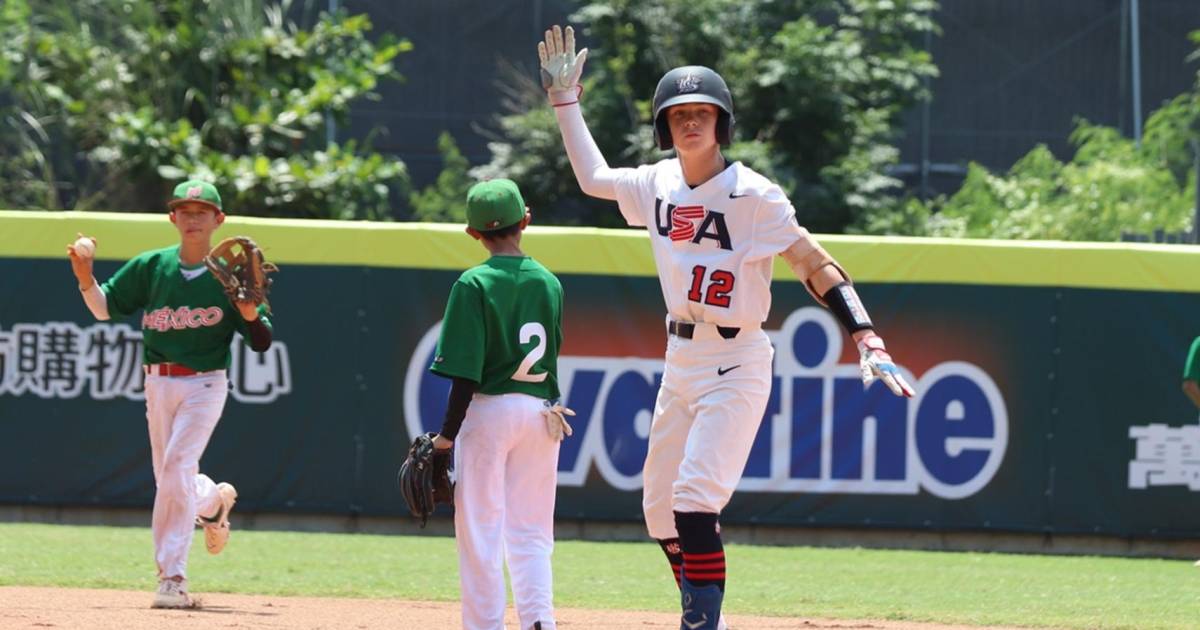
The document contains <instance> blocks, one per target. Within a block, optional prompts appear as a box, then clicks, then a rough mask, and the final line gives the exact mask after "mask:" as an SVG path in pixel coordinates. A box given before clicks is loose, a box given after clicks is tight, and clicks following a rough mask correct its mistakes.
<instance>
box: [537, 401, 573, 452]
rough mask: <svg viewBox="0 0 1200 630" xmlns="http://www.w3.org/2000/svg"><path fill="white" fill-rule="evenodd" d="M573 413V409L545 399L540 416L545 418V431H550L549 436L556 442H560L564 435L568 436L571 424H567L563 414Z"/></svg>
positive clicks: (571, 414)
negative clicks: (544, 406)
mask: <svg viewBox="0 0 1200 630" xmlns="http://www.w3.org/2000/svg"><path fill="white" fill-rule="evenodd" d="M573 415H575V412H574V411H571V410H570V409H568V408H566V407H564V406H562V405H560V404H558V403H551V402H550V401H546V408H545V409H542V418H544V419H545V420H546V431H547V432H549V433H550V437H551V438H553V439H554V440H555V441H558V442H561V441H562V440H563V438H564V437H569V436H570V435H571V425H570V424H567V419H566V417H565V416H573Z"/></svg>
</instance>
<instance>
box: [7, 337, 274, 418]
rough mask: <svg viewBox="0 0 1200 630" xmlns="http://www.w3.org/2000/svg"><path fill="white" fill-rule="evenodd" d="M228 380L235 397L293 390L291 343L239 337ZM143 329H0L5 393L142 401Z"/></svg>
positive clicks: (263, 399)
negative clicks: (259, 345)
mask: <svg viewBox="0 0 1200 630" xmlns="http://www.w3.org/2000/svg"><path fill="white" fill-rule="evenodd" d="M231 349H232V351H233V361H232V363H231V365H230V370H229V380H230V382H231V383H232V391H231V394H232V395H233V397H234V399H236V400H237V401H239V402H246V403H269V402H271V401H273V400H275V399H276V398H278V397H279V396H282V395H284V394H288V393H291V391H292V372H291V364H290V363H289V361H288V351H287V345H286V344H284V343H283V342H280V341H275V342H274V343H273V344H272V345H271V348H270V350H268V351H267V352H264V353H261V354H259V353H255V352H253V351H251V350H250V349H249V348H247V347H246V346H245V344H243V343H242V341H241V339H235V340H234V342H233V344H232V346H231ZM142 385H143V374H142V333H141V331H139V330H135V329H133V328H132V327H130V326H129V325H128V324H110V323H98V324H93V325H91V326H87V327H80V326H79V325H78V324H76V323H74V322H44V323H21V324H15V325H13V326H12V328H11V329H10V330H7V331H5V330H3V329H0V396H5V395H7V396H26V395H28V396H38V397H40V398H77V397H79V396H80V395H82V394H83V393H84V392H85V391H86V393H87V395H88V396H90V397H92V398H93V399H96V400H109V399H113V398H127V399H129V400H142V399H143V398H144V397H145V394H144V392H143V387H142Z"/></svg>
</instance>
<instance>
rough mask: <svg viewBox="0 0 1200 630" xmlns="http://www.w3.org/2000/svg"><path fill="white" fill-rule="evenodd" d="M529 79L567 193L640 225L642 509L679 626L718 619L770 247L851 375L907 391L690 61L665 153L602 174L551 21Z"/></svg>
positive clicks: (757, 416) (752, 408)
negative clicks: (833, 338) (653, 322)
mask: <svg viewBox="0 0 1200 630" xmlns="http://www.w3.org/2000/svg"><path fill="white" fill-rule="evenodd" d="M538 56H539V58H540V61H541V66H542V71H541V72H542V82H543V85H544V86H545V87H546V89H547V91H548V95H549V99H550V102H551V104H552V105H553V106H554V109H555V112H556V114H557V118H558V125H559V129H560V131H561V132H562V137H563V143H564V144H565V145H566V151H567V155H568V157H569V158H570V161H571V167H572V169H573V170H574V172H575V177H576V179H577V180H578V182H579V186H580V188H581V189H582V190H583V192H585V193H586V194H588V195H591V196H593V197H598V198H600V199H610V200H615V201H616V202H617V205H618V207H619V208H620V211H621V214H622V215H623V216H624V217H625V220H626V221H627V222H628V223H629V225H632V226H647V229H648V230H649V232H650V241H651V247H652V249H653V252H654V260H655V264H656V266H657V267H658V275H659V280H660V283H661V285H662V291H663V298H664V300H665V301H666V306H667V318H666V319H667V322H666V325H667V332H668V337H667V352H666V368H665V372H664V374H663V379H662V385H661V387H660V389H659V392H658V399H657V401H656V403H655V408H654V419H653V423H652V425H651V429H650V443H649V451H648V453H647V455H646V463H645V467H644V469H643V488H644V490H643V500H642V505H643V510H644V512H645V518H646V525H647V528H648V530H649V533H650V535H651V536H652V537H654V538H656V539H657V540H658V541H659V544H660V545H661V546H662V549H663V551H664V552H665V553H666V555H667V559H668V560H669V561H670V564H671V568H672V570H673V571H674V572H675V576H676V580H677V584H678V585H679V587H680V590H681V594H682V609H683V614H682V626H681V627H682V628H686V629H690V630H700V629H710V628H721V627H724V622H723V620H722V619H721V603H722V600H723V597H724V591H725V552H724V548H723V545H722V543H721V534H720V527H719V525H718V517H719V515H720V513H721V510H722V508H724V507H725V505H726V503H728V501H729V498H730V496H731V495H732V493H733V490H734V488H735V487H736V486H737V484H738V481H739V479H740V477H741V473H742V469H743V468H744V467H745V464H746V458H747V457H748V456H749V453H750V447H751V444H752V442H753V440H754V436H755V434H756V433H757V431H758V426H759V423H760V422H761V420H762V417H763V413H764V411H765V410H766V405H767V399H768V396H769V394H770V391H771V362H772V358H773V355H774V351H773V348H772V346H771V343H770V341H769V339H768V337H767V335H766V333H764V332H763V330H762V323H763V321H764V320H766V318H767V314H768V311H769V309H770V306H771V291H770V283H771V266H772V262H773V260H774V258H775V256H777V255H782V256H783V257H784V258H785V259H786V260H787V262H788V264H789V265H790V266H791V268H792V270H793V271H794V272H795V274H796V275H797V276H798V277H799V278H800V279H801V280H803V281H804V283H805V286H806V287H807V288H808V289H809V291H810V292H811V293H812V294H813V296H814V297H816V298H817V300H818V301H820V302H821V304H823V305H825V306H827V307H828V308H829V309H830V310H831V311H832V312H833V314H834V315H835V316H836V317H837V319H838V320H839V321H840V322H841V323H842V324H843V325H844V327H845V328H846V329H847V331H848V332H849V333H850V334H851V335H852V336H853V337H854V340H855V341H856V342H857V344H858V348H859V351H860V354H861V367H862V369H863V381H864V383H870V382H871V381H873V380H874V379H876V378H879V379H880V380H882V381H883V382H884V383H885V384H886V385H887V387H888V388H889V389H890V390H891V391H892V392H894V393H895V394H896V395H903V396H911V395H912V388H911V387H909V385H908V384H907V383H906V382H905V380H904V378H903V377H902V376H901V375H900V373H899V371H898V370H897V368H896V366H895V364H893V362H892V360H891V358H890V357H889V356H888V354H887V352H886V351H885V349H884V344H883V340H882V339H880V338H879V336H878V335H877V334H875V332H874V329H873V326H872V324H871V320H870V319H869V318H868V317H867V312H866V309H865V308H864V307H863V305H862V302H861V301H860V300H859V299H858V295H857V294H856V293H855V290H854V286H853V285H852V284H851V282H850V279H849V276H848V275H847V273H846V272H845V271H844V270H843V269H842V268H841V266H839V265H838V263H837V262H836V261H835V260H834V259H833V258H831V257H830V256H829V254H828V253H827V252H826V251H825V250H824V249H823V248H822V247H821V246H820V245H819V244H817V242H816V240H815V239H813V237H812V235H810V234H809V233H808V231H807V230H805V229H804V228H802V227H800V226H799V225H798V224H797V223H796V218H795V210H794V208H793V207H792V205H791V203H790V202H789V201H788V198H787V196H786V195H784V193H783V191H782V190H781V189H780V188H779V186H777V185H775V184H773V183H771V182H770V181H768V180H767V179H766V178H764V177H763V176H761V175H759V174H758V173H756V172H754V171H752V170H751V169H749V168H747V167H746V166H744V165H742V164H741V163H739V162H734V163H730V162H729V161H728V160H726V159H725V158H724V156H722V154H721V146H723V145H727V144H729V142H730V137H731V135H732V129H733V99H732V97H731V95H730V93H729V89H728V87H726V85H725V81H724V80H723V79H722V78H721V77H720V76H719V75H718V74H717V73H716V72H714V71H712V70H710V69H708V68H705V67H702V66H685V67H681V68H675V69H673V70H671V71H670V72H668V73H666V75H665V76H663V78H662V80H661V81H659V83H658V87H657V88H656V89H655V92H654V102H653V114H654V135H655V138H656V140H657V142H658V146H659V148H660V149H662V150H669V149H672V148H673V149H674V150H675V157H674V158H671V159H666V160H663V161H661V162H657V163H655V164H649V165H644V166H640V167H638V168H611V167H609V166H608V163H607V162H606V161H605V159H604V156H603V155H601V153H600V150H599V148H598V147H597V146H596V143H595V141H594V140H593V139H592V136H591V134H590V132H589V131H588V129H587V125H586V124H585V122H584V120H583V115H582V113H581V112H580V106H579V98H580V95H581V93H582V90H581V89H580V87H579V77H580V74H581V73H582V70H583V63H584V61H585V59H586V58H587V49H583V50H582V51H580V52H579V54H578V55H577V54H575V41H574V33H573V31H572V29H571V28H570V27H567V29H566V32H565V36H564V32H563V30H562V29H560V28H559V27H558V26H555V27H553V29H552V30H549V31H546V35H545V41H543V42H541V43H539V44H538Z"/></svg>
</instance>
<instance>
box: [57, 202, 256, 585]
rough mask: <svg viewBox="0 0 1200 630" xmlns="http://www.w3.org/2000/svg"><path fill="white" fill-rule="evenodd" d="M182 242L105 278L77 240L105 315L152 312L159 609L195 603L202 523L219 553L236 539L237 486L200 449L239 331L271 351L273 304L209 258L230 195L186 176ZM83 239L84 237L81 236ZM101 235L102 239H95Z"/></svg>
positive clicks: (76, 261) (150, 412)
mask: <svg viewBox="0 0 1200 630" xmlns="http://www.w3.org/2000/svg"><path fill="white" fill-rule="evenodd" d="M167 205H168V207H169V208H170V215H169V216H170V219H171V223H173V224H175V228H176V229H177V230H179V244H177V245H172V246H170V247H166V248H163V249H155V250H151V251H148V252H144V253H142V254H139V255H137V256H135V257H134V258H133V259H132V260H130V261H129V262H127V263H125V265H124V266H122V267H121V268H120V269H118V270H117V272H116V273H115V274H113V276H112V278H110V279H109V280H108V281H107V282H105V283H104V284H103V285H100V284H98V283H97V282H96V279H95V277H94V276H93V275H92V263H93V256H92V255H91V253H92V252H91V251H87V250H90V249H93V248H88V247H83V248H80V249H81V250H82V251H76V249H77V246H75V245H69V246H68V247H67V253H68V255H69V256H70V259H71V269H72V271H73V272H74V273H75V277H76V279H77V280H78V281H79V290H80V292H81V293H82V294H83V299H84V302H85V303H86V304H87V306H88V309H89V310H90V311H91V312H92V314H93V315H95V317H96V319H99V320H107V319H110V318H112V319H121V318H126V317H129V316H130V315H133V314H134V313H136V312H137V311H143V315H142V340H143V345H144V353H143V363H144V366H143V369H144V370H145V373H146V386H145V390H146V420H147V424H148V428H149V433H150V451H151V455H152V461H153V465H154V480H155V485H156V486H157V490H156V492H155V495H154V515H153V517H152V522H151V531H152V532H153V538H154V558H155V561H156V563H157V564H158V578H159V584H158V590H157V592H156V593H155V596H154V604H153V605H154V607H156V608H191V607H193V606H194V605H195V600H193V599H192V598H191V596H190V595H189V594H188V587H187V573H186V568H187V558H188V551H189V549H190V548H191V544H192V533H193V531H194V528H195V526H196V524H197V523H199V524H201V525H202V526H203V527H204V541H205V544H206V546H207V547H208V551H209V552H210V553H214V554H216V553H220V552H221V550H222V549H223V548H224V547H225V544H226V542H228V540H229V511H230V510H231V509H232V508H233V504H234V501H235V500H236V499H237V490H235V489H234V487H233V486H232V485H230V484H228V483H219V484H218V483H214V482H213V480H212V479H210V478H209V477H208V476H206V475H202V474H199V471H200V456H201V455H203V454H204V449H205V447H206V446H207V445H208V440H209V437H211V436H212V432H213V429H215V428H216V426H217V421H218V420H220V418H221V412H222V410H223V409H224V407H225V397H226V395H227V393H228V391H229V387H228V380H227V377H226V370H227V369H228V367H229V361H230V352H229V346H230V343H231V342H232V340H233V334H234V332H238V333H241V335H242V336H243V337H245V338H246V339H248V340H249V341H250V347H251V349H253V350H255V351H257V352H263V351H265V350H266V349H267V348H268V347H270V345H271V323H270V322H269V321H268V320H267V315H266V312H265V309H264V308H262V307H259V306H256V305H255V304H253V303H250V302H238V303H232V304H231V303H230V301H229V299H228V298H227V297H226V295H225V293H224V292H223V290H222V288H221V285H220V283H218V282H217V280H216V279H215V278H214V277H213V276H212V274H210V273H209V272H208V269H207V268H206V267H205V266H204V258H205V256H207V255H208V252H209V250H211V249H212V237H213V233H214V232H215V231H216V230H217V228H218V227H220V225H221V223H223V222H224V221H225V213H224V212H223V210H222V208H221V196H220V195H219V194H218V193H217V189H216V188H214V187H213V186H212V184H209V183H208V182H202V181H187V182H184V183H182V184H179V186H177V187H176V188H175V192H174V195H173V198H172V199H171V200H170V202H168V204H167ZM77 242H78V241H77ZM94 242H95V241H94V239H93V246H94Z"/></svg>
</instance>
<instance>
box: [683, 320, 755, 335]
mask: <svg viewBox="0 0 1200 630" xmlns="http://www.w3.org/2000/svg"><path fill="white" fill-rule="evenodd" d="M741 331H742V329H741V328H737V327H735V326H717V334H718V335H721V337H723V338H725V339H733V338H734V337H736V336H738V333H739V332H741ZM667 332H668V333H669V334H672V335H675V336H676V337H683V338H684V339H691V338H692V337H693V336H695V334H696V325H695V324H693V323H691V322H677V321H674V320H672V321H669V322H667Z"/></svg>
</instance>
